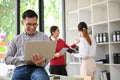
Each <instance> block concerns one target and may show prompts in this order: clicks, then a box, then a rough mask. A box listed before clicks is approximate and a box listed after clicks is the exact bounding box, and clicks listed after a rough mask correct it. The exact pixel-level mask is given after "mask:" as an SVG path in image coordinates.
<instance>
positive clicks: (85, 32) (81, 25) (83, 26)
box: [78, 22, 92, 45]
mask: <svg viewBox="0 0 120 80" xmlns="http://www.w3.org/2000/svg"><path fill="white" fill-rule="evenodd" d="M78 31H82V32H83V37H85V39H86V40H87V42H88V43H89V45H91V44H92V42H91V39H90V36H89V33H88V27H87V24H86V23H85V22H80V23H79V24H78Z"/></svg>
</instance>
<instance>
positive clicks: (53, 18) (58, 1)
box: [44, 0, 63, 37]
mask: <svg viewBox="0 0 120 80" xmlns="http://www.w3.org/2000/svg"><path fill="white" fill-rule="evenodd" d="M52 25H57V26H58V27H59V29H60V37H62V35H63V34H62V0H44V31H45V33H46V34H47V35H49V36H50V27H51V26H52Z"/></svg>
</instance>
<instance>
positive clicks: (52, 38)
mask: <svg viewBox="0 0 120 80" xmlns="http://www.w3.org/2000/svg"><path fill="white" fill-rule="evenodd" d="M50 38H51V40H52V41H55V40H56V39H55V38H54V37H53V36H51V37H50ZM57 40H58V38H57Z"/></svg>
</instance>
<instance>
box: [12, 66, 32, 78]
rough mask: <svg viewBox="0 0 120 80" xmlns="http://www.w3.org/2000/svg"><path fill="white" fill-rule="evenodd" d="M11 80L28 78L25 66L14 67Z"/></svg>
mask: <svg viewBox="0 0 120 80" xmlns="http://www.w3.org/2000/svg"><path fill="white" fill-rule="evenodd" d="M12 80H30V79H29V74H28V72H27V68H26V67H25V66H21V67H17V68H15V70H14V72H13V75H12Z"/></svg>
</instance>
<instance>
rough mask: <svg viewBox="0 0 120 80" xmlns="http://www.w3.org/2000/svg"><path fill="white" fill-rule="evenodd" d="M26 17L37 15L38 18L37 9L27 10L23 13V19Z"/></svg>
mask: <svg viewBox="0 0 120 80" xmlns="http://www.w3.org/2000/svg"><path fill="white" fill-rule="evenodd" d="M26 17H28V18H31V17H36V18H38V16H37V14H36V13H35V11H33V10H30V9H29V10H26V11H25V12H24V13H23V15H22V19H26Z"/></svg>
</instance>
